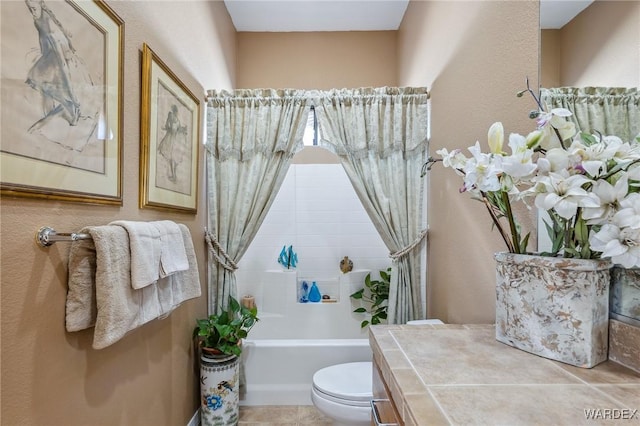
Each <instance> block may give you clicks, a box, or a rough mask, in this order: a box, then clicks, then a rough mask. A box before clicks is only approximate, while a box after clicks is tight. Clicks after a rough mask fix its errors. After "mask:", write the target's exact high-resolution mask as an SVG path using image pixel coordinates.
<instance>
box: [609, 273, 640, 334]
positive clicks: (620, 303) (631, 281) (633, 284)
mask: <svg viewBox="0 0 640 426" xmlns="http://www.w3.org/2000/svg"><path fill="white" fill-rule="evenodd" d="M610 292H611V299H610V300H611V305H610V306H609V310H610V311H611V313H613V314H615V315H622V316H623V317H625V318H620V319H621V320H624V319H626V318H631V319H635V320H639V321H640V268H630V269H627V268H623V267H621V266H618V265H615V266H614V267H613V268H611V290H610Z"/></svg>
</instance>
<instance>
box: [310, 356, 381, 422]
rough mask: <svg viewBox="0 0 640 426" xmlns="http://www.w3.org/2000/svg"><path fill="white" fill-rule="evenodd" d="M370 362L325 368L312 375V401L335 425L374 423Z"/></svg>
mask: <svg viewBox="0 0 640 426" xmlns="http://www.w3.org/2000/svg"><path fill="white" fill-rule="evenodd" d="M371 368H372V364H371V362H349V363H346V364H337V365H332V366H330V367H326V368H322V369H320V370H318V371H316V373H315V374H314V375H313V387H312V389H311V401H313V405H315V406H316V408H317V409H318V411H320V412H321V413H322V414H324V415H325V416H326V417H328V418H330V419H332V420H333V421H334V424H335V425H340V426H347V425H349V426H352V425H353V426H360V425H362V426H366V425H370V424H371V398H373V394H372V392H371V376H372V370H371Z"/></svg>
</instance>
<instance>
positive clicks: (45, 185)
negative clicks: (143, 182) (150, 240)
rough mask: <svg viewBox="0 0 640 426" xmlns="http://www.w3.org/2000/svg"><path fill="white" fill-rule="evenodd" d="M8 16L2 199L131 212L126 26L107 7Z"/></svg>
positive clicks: (32, 2) (40, 9) (0, 53)
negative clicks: (126, 167) (126, 200)
mask: <svg viewBox="0 0 640 426" xmlns="http://www.w3.org/2000/svg"><path fill="white" fill-rule="evenodd" d="M0 8H2V14H0V15H1V19H2V23H1V24H0V39H1V49H0V64H1V72H0V76H1V86H2V99H1V101H0V111H1V114H0V139H1V140H2V144H1V145H0V193H1V194H2V196H3V197H4V196H18V197H30V198H45V199H53V200H63V201H73V202H80V203H90V204H115V205H122V133H123V127H122V115H123V114H122V108H123V107H122V101H123V70H124V21H123V20H122V19H121V18H120V17H119V16H118V15H117V14H116V13H115V12H114V11H113V10H112V9H111V8H110V7H109V6H107V4H106V3H104V2H103V1H101V0H67V1H64V2H61V1H51V0H27V1H25V2H2V4H1V5H0Z"/></svg>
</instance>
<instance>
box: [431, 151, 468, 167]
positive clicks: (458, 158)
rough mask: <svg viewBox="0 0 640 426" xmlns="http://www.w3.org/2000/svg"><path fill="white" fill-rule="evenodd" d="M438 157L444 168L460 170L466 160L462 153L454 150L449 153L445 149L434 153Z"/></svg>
mask: <svg viewBox="0 0 640 426" xmlns="http://www.w3.org/2000/svg"><path fill="white" fill-rule="evenodd" d="M436 154H438V155H439V156H440V157H442V164H443V165H444V166H445V167H451V168H453V169H457V170H462V169H464V166H465V164H466V163H467V161H468V159H467V157H465V156H464V154H463V153H462V151H460V150H459V149H454V150H453V151H451V152H449V151H448V150H447V149H446V148H442V149H439V150H437V151H436Z"/></svg>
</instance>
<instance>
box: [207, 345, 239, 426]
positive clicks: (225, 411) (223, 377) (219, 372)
mask: <svg viewBox="0 0 640 426" xmlns="http://www.w3.org/2000/svg"><path fill="white" fill-rule="evenodd" d="M239 365H240V358H239V357H237V356H235V355H223V356H220V357H210V356H205V355H202V356H201V357H200V399H201V405H202V407H201V410H200V411H201V412H200V419H201V424H202V425H203V426H232V425H236V424H238V417H239V401H240V398H239V386H240V374H239Z"/></svg>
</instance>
